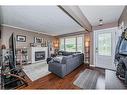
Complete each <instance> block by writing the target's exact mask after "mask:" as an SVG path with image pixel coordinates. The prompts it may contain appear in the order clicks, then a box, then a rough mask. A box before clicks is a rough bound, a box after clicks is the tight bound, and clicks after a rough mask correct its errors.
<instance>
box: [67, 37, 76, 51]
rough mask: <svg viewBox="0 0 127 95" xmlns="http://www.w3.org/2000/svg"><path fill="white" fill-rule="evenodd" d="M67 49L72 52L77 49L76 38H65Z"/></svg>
mask: <svg viewBox="0 0 127 95" xmlns="http://www.w3.org/2000/svg"><path fill="white" fill-rule="evenodd" d="M65 50H66V51H70V52H75V51H76V38H66V39H65Z"/></svg>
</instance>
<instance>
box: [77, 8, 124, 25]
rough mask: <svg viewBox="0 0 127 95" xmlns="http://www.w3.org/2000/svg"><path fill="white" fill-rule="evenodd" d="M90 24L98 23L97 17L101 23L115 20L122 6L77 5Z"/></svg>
mask: <svg viewBox="0 0 127 95" xmlns="http://www.w3.org/2000/svg"><path fill="white" fill-rule="evenodd" d="M79 8H80V9H81V11H82V12H83V14H84V15H85V16H86V18H87V19H88V21H89V22H90V24H91V25H92V26H97V25H99V19H103V24H106V23H111V22H117V21H118V19H119V17H120V15H121V14H122V11H123V9H124V6H79Z"/></svg>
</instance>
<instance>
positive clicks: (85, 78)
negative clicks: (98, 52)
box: [73, 69, 99, 89]
mask: <svg viewBox="0 0 127 95" xmlns="http://www.w3.org/2000/svg"><path fill="white" fill-rule="evenodd" d="M98 76H99V73H98V72H97V71H94V70H90V69H86V70H84V71H83V72H82V73H81V74H80V75H79V77H78V78H77V79H76V80H75V81H74V82H73V84H74V85H76V86H78V87H79V88H81V89H95V88H96V83H97V79H98Z"/></svg>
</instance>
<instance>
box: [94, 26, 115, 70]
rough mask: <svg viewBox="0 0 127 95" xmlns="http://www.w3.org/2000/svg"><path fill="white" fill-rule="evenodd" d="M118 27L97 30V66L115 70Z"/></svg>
mask: <svg viewBox="0 0 127 95" xmlns="http://www.w3.org/2000/svg"><path fill="white" fill-rule="evenodd" d="M116 31H117V28H109V29H102V30H97V31H95V39H94V40H95V65H96V67H101V68H107V69H113V70H115V65H114V63H113V61H114V55H115V45H116V41H115V32H116Z"/></svg>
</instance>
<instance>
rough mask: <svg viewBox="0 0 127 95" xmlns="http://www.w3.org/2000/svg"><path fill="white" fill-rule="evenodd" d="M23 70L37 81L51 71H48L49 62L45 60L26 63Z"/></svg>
mask: <svg viewBox="0 0 127 95" xmlns="http://www.w3.org/2000/svg"><path fill="white" fill-rule="evenodd" d="M23 71H24V72H25V73H26V75H27V76H28V77H29V78H30V79H31V80H32V81H35V80H37V79H39V78H41V77H44V76H46V75H48V74H49V73H50V72H49V71H48V64H46V63H43V62H42V63H41V62H40V63H34V64H30V65H25V66H23Z"/></svg>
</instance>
